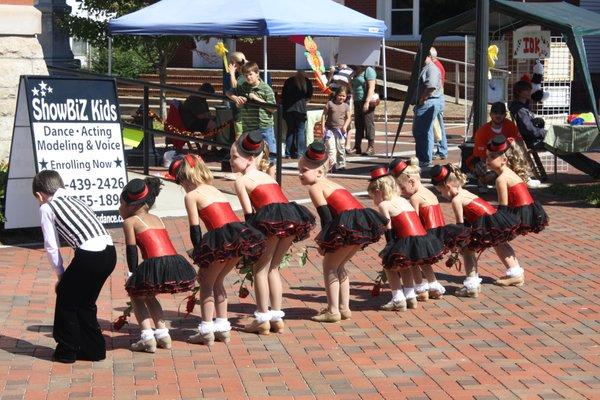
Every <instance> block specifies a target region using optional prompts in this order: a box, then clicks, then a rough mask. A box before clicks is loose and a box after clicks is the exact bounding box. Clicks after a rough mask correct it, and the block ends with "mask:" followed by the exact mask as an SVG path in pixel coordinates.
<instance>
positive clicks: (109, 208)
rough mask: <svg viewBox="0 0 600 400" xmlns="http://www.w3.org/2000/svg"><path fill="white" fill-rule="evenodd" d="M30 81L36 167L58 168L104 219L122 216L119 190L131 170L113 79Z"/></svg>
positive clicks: (70, 186)
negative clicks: (119, 211) (123, 140)
mask: <svg viewBox="0 0 600 400" xmlns="http://www.w3.org/2000/svg"><path fill="white" fill-rule="evenodd" d="M26 82H27V85H26V87H27V89H26V90H27V98H28V103H29V111H30V121H31V130H32V133H33V147H34V154H35V163H36V170H37V171H42V170H46V169H52V170H56V171H58V172H59V173H60V175H61V176H62V178H63V181H64V183H65V186H66V188H67V189H69V191H70V192H71V194H72V195H75V196H77V197H79V198H80V199H81V200H82V201H84V202H85V203H86V204H87V205H88V206H90V207H91V208H92V209H93V210H94V211H95V212H96V214H97V215H98V216H99V218H100V220H101V222H103V223H116V222H122V219H121V218H120V216H119V215H118V208H119V195H120V193H121V190H122V189H123V187H124V186H125V184H126V183H127V176H126V170H125V163H124V161H123V160H124V154H123V142H122V136H121V125H120V121H119V112H118V104H117V99H116V94H115V84H114V81H111V80H93V79H90V80H86V79H61V78H49V77H48V78H37V77H36V78H28V79H27V80H26Z"/></svg>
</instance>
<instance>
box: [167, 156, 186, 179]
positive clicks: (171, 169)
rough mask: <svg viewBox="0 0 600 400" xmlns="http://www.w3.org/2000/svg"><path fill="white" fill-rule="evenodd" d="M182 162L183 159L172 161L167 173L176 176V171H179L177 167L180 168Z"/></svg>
mask: <svg viewBox="0 0 600 400" xmlns="http://www.w3.org/2000/svg"><path fill="white" fill-rule="evenodd" d="M182 162H183V159H178V160H175V161H173V162H172V163H171V165H169V174H171V175H172V176H173V177H177V173H178V172H179V168H181V163H182Z"/></svg>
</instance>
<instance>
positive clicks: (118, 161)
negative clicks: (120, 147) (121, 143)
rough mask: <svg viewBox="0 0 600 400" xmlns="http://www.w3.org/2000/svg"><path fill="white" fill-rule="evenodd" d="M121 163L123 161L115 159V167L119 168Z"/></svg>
mask: <svg viewBox="0 0 600 400" xmlns="http://www.w3.org/2000/svg"><path fill="white" fill-rule="evenodd" d="M122 162H123V160H121V159H120V158H119V157H117V159H116V160H115V165H116V166H117V167H120V166H121V163H122Z"/></svg>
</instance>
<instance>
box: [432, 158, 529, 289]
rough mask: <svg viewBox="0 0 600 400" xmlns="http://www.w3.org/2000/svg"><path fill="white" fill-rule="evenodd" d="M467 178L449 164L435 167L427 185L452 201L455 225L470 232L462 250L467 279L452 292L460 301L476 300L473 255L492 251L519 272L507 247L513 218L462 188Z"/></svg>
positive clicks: (478, 287)
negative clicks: (432, 186)
mask: <svg viewBox="0 0 600 400" xmlns="http://www.w3.org/2000/svg"><path fill="white" fill-rule="evenodd" d="M466 181H467V177H466V176H465V174H464V173H463V172H461V171H460V169H459V168H458V167H456V166H454V165H453V164H447V165H436V166H434V167H433V168H432V169H431V183H432V184H433V185H434V186H435V188H436V189H437V190H438V191H439V192H440V193H441V195H442V196H443V197H444V198H446V199H448V200H451V201H452V209H453V210H454V215H455V216H456V223H464V224H465V225H466V226H467V227H468V228H470V229H471V241H470V243H469V244H468V245H467V246H466V247H465V248H464V249H463V252H462V254H463V258H464V260H465V271H466V273H467V278H466V279H465V281H464V286H463V287H462V288H460V289H458V290H457V291H456V292H455V295H457V296H462V297H477V296H478V295H479V293H480V292H481V286H480V284H481V278H479V276H478V273H477V255H476V252H478V251H479V252H480V251H483V250H485V249H487V248H488V247H493V248H494V250H495V251H496V254H497V255H498V258H500V260H501V261H502V263H503V264H504V266H505V267H506V268H507V269H509V268H514V269H515V270H516V269H519V268H520V267H519V262H518V260H517V258H516V256H515V252H514V250H513V249H512V247H511V246H510V245H509V244H508V241H510V240H512V239H513V238H514V237H515V236H516V229H515V226H516V225H517V222H516V218H515V217H514V216H513V215H511V214H509V213H508V212H506V211H502V210H496V209H495V208H494V207H493V206H492V205H491V204H490V203H488V202H487V201H485V200H483V199H482V198H480V197H478V196H476V195H474V194H473V193H471V192H469V191H467V190H466V189H464V188H463V186H464V185H465V183H466Z"/></svg>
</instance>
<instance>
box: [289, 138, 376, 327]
mask: <svg viewBox="0 0 600 400" xmlns="http://www.w3.org/2000/svg"><path fill="white" fill-rule="evenodd" d="M298 169H299V170H300V182H301V183H302V184H303V185H305V186H309V194H310V198H311V200H312V202H313V204H314V206H315V207H316V208H317V211H318V213H319V217H321V232H319V234H318V235H317V238H316V241H317V244H318V245H319V251H320V253H321V254H323V276H324V281H325V289H326V291H327V308H325V309H323V310H321V312H320V313H319V314H318V315H316V316H314V317H313V318H312V319H313V320H314V321H319V322H338V321H340V320H341V319H349V318H350V317H351V311H350V281H349V278H348V274H347V273H346V269H345V267H344V266H345V264H346V262H348V261H349V260H350V259H351V258H352V256H353V255H354V254H355V253H356V252H357V251H358V250H360V249H361V248H364V247H366V246H367V245H369V244H371V243H375V242H377V241H378V240H379V238H380V237H381V235H382V234H383V232H384V231H385V226H386V223H387V220H386V219H385V218H383V217H382V216H381V215H379V214H378V213H377V212H376V211H374V210H372V209H370V208H365V207H364V206H363V205H362V204H361V203H360V202H359V201H358V200H356V198H354V196H352V194H351V193H350V192H348V191H347V190H346V189H345V188H343V187H342V186H340V185H338V184H337V183H335V182H333V181H331V180H329V179H327V177H326V175H327V170H328V169H329V159H328V156H327V153H326V149H325V146H324V145H323V143H321V142H314V143H312V144H311V145H310V146H309V147H308V149H307V150H306V152H305V154H304V156H303V157H302V158H301V159H300V161H299V163H298Z"/></svg>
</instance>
